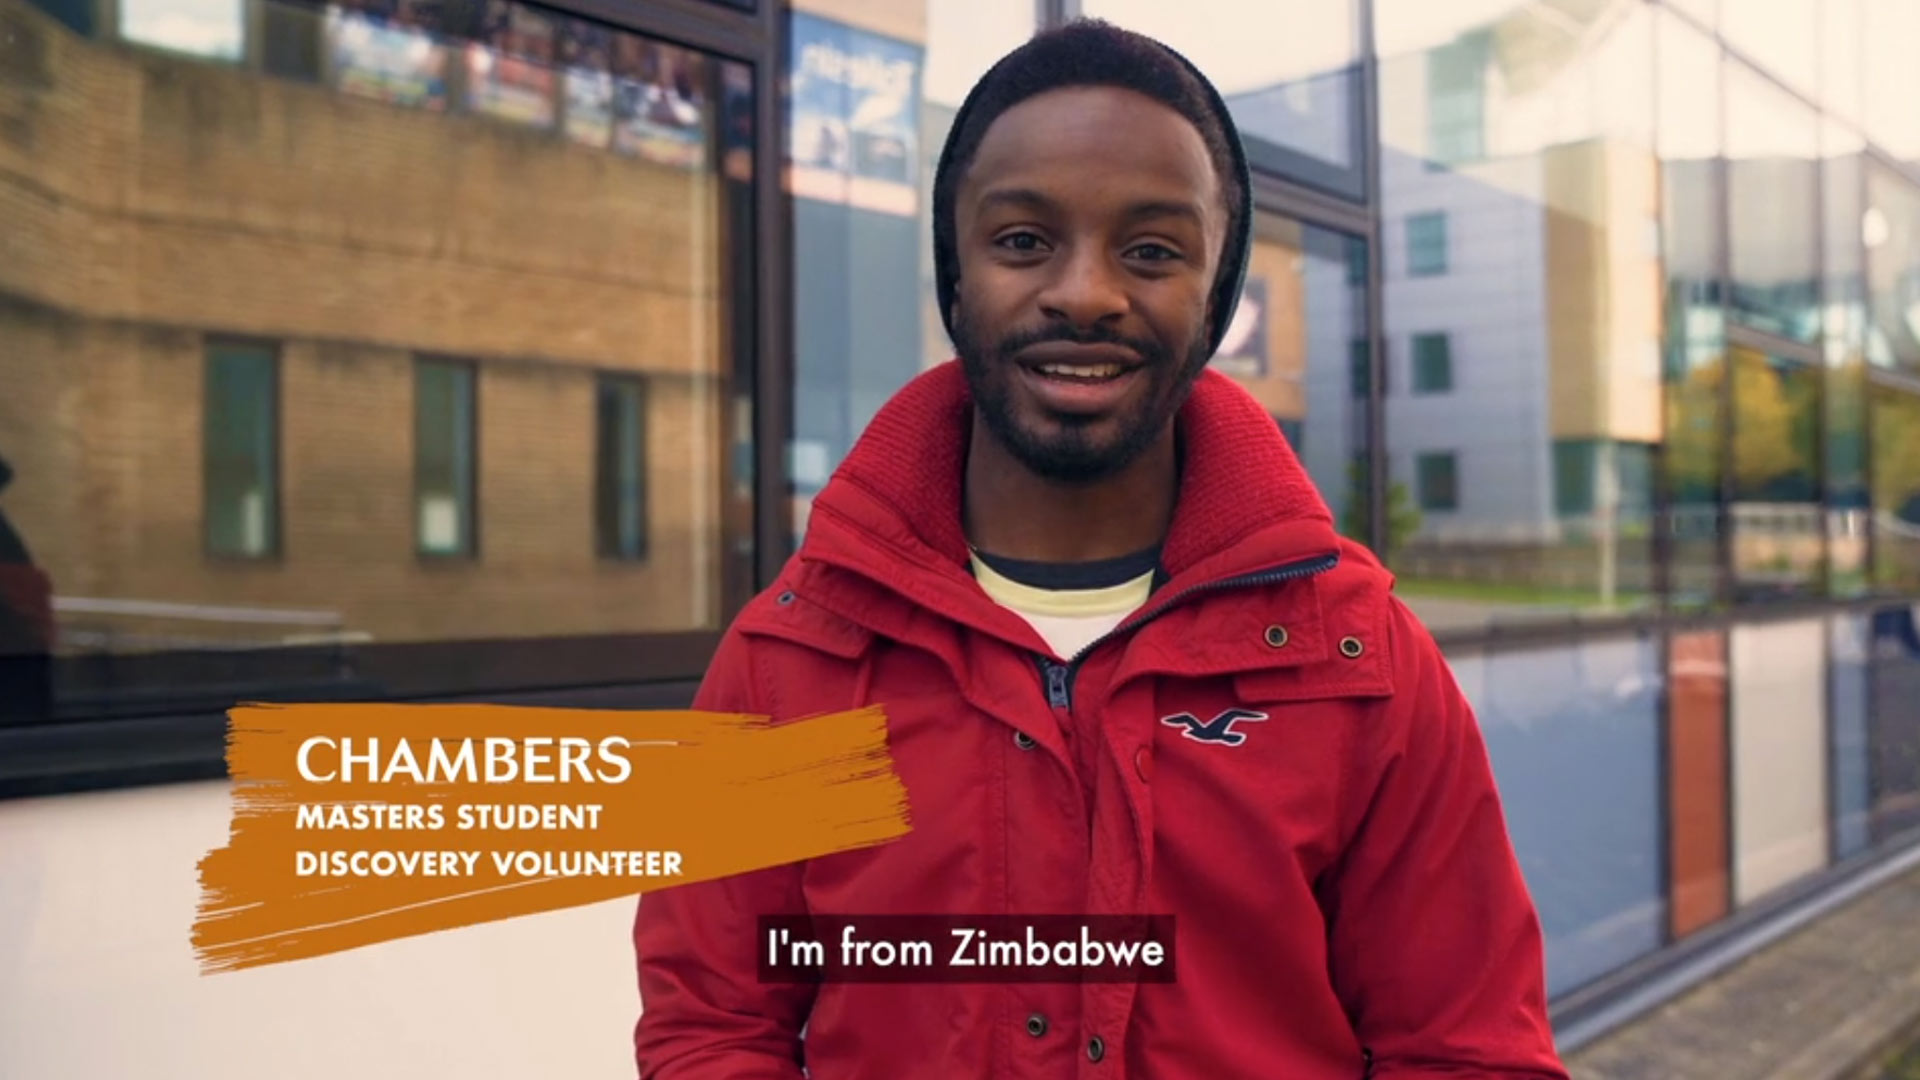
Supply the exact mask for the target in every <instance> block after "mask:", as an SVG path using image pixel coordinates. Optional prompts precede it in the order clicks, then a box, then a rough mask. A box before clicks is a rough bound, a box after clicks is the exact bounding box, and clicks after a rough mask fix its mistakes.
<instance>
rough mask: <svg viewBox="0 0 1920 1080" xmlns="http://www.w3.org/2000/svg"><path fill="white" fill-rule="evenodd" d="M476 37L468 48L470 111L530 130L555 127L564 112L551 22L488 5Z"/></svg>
mask: <svg viewBox="0 0 1920 1080" xmlns="http://www.w3.org/2000/svg"><path fill="white" fill-rule="evenodd" d="M477 38H478V40H476V41H473V42H471V43H469V44H468V45H467V107H468V108H470V109H472V110H473V111H474V112H476V113H480V114H483V115H486V116H492V117H497V118H499V119H501V120H510V121H512V122H514V123H517V124H525V125H527V126H529V127H539V128H551V127H553V126H554V124H555V123H556V122H557V120H558V119H559V112H560V100H559V80H558V79H557V78H555V76H554V70H553V54H554V26H553V20H552V19H550V18H548V17H547V16H545V15H541V14H539V13H537V12H534V11H532V10H530V9H528V8H525V7H522V6H520V5H519V4H514V3H508V2H506V0H490V2H489V3H488V4H487V6H486V9H485V12H484V14H483V15H482V21H481V27H480V33H479V34H478V35H477Z"/></svg>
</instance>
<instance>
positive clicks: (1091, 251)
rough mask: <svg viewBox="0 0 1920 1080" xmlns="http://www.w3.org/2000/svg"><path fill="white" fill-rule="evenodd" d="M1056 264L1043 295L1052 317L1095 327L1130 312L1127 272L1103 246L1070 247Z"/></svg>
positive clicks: (1041, 299) (1047, 311)
mask: <svg viewBox="0 0 1920 1080" xmlns="http://www.w3.org/2000/svg"><path fill="white" fill-rule="evenodd" d="M1054 266H1055V267H1056V270H1055V272H1054V275H1053V278H1052V280H1050V281H1049V282H1048V283H1047V287H1046V289H1045V290H1043V291H1042V292H1041V294H1040V306H1041V308H1042V310H1043V311H1044V313H1045V314H1046V315H1047V317H1048V318H1053V319H1061V320H1064V321H1066V322H1070V323H1072V324H1074V325H1075V326H1085V327H1092V326H1097V325H1100V324H1102V323H1110V322H1114V321H1117V320H1118V319H1119V318H1120V317H1121V316H1123V315H1125V314H1126V313H1127V308H1128V306H1129V305H1128V300H1127V290H1126V283H1125V281H1124V280H1123V279H1122V273H1123V271H1122V269H1121V268H1120V267H1118V266H1115V265H1114V264H1113V260H1112V259H1111V258H1109V257H1108V255H1107V252H1106V251H1104V250H1102V249H1101V248H1100V246H1098V245H1076V246H1074V247H1073V248H1069V249H1068V250H1067V251H1066V252H1064V253H1063V257H1061V258H1057V259H1055V260H1054Z"/></svg>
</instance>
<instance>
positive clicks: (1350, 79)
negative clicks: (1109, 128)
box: [901, 0, 1366, 199]
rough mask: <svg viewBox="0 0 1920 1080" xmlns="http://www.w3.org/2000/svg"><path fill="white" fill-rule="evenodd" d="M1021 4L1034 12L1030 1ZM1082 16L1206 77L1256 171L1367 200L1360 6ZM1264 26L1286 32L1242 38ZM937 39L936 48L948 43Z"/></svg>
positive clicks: (1163, 3) (1107, 11) (1258, 1)
mask: <svg viewBox="0 0 1920 1080" xmlns="http://www.w3.org/2000/svg"><path fill="white" fill-rule="evenodd" d="M1018 2H1020V3H1022V4H1024V6H1025V7H1026V8H1027V9H1028V10H1032V8H1033V3H1032V2H1031V0H1018ZM940 3H941V0H934V5H933V6H934V7H935V8H936V9H937V8H938V7H939V6H940ZM901 6H905V7H911V6H914V4H913V3H904V2H903V3H902V5H901ZM980 6H981V5H980V0H971V2H969V3H966V4H965V5H964V9H965V10H966V11H968V12H969V14H971V13H972V12H974V11H976V10H978V9H979V8H980ZM1079 8H1080V10H1081V12H1083V13H1084V14H1087V15H1091V16H1095V17H1098V18H1103V19H1106V20H1108V21H1109V22H1113V23H1115V24H1117V25H1120V26H1124V27H1127V28H1128V29H1131V30H1138V31H1140V32H1142V33H1145V34H1150V35H1152V36H1153V37H1155V38H1158V39H1159V40H1161V41H1164V42H1166V43H1167V44H1168V45H1169V46H1171V47H1173V48H1174V49H1177V50H1179V51H1180V52H1181V53H1182V54H1184V55H1185V56H1186V57H1187V58H1188V59H1190V60H1192V61H1193V62H1194V63H1195V64H1196V65H1198V66H1199V68H1200V69H1201V70H1202V71H1205V72H1206V73H1207V74H1208V76H1209V78H1211V79H1212V81H1213V82H1214V83H1215V84H1216V85H1217V86H1218V87H1219V88H1220V93H1221V95H1222V96H1223V97H1224V98H1225V99H1226V103H1227V108H1228V109H1230V110H1232V112H1233V117H1234V120H1235V122H1236V123H1237V124H1238V125H1239V127H1240V131H1241V134H1242V135H1243V136H1244V137H1245V139H1246V143H1247V155H1248V157H1249V159H1251V162H1252V164H1253V167H1254V168H1255V169H1256V170H1259V171H1271V172H1279V173H1283V174H1285V175H1286V176H1288V177H1290V178H1292V179H1296V180H1300V181H1301V182H1303V183H1307V184H1311V185H1313V186H1316V187H1319V188H1321V189H1322V190H1325V191H1329V192H1332V193H1335V194H1338V195H1341V196H1345V197H1347V198H1353V199H1358V198H1361V197H1363V196H1364V194H1365V190H1366V189H1365V185H1364V182H1363V180H1364V178H1363V176H1362V174H1361V162H1362V157H1363V155H1362V152H1361V151H1362V146H1363V143H1362V141H1361V140H1362V135H1361V130H1362V125H1361V113H1360V107H1361V102H1362V101H1363V100H1364V95H1363V94H1362V81H1361V76H1360V64H1359V60H1360V46H1361V34H1360V30H1361V26H1360V3H1359V0H1186V2H1184V3H1177V4H1173V3H1168V2H1167V0H1081V2H1080V4H1079ZM989 21H991V19H989ZM1266 26H1285V27H1287V32H1286V33H1284V34H1268V33H1237V32H1235V30H1234V28H1237V27H1266ZM933 41H934V42H935V46H934V47H935V49H936V50H937V49H938V48H939V47H940V39H939V38H938V37H935V38H933Z"/></svg>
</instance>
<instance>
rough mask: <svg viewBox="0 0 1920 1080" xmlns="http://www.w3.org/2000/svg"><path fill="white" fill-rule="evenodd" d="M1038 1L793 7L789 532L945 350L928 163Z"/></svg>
mask: <svg viewBox="0 0 1920 1080" xmlns="http://www.w3.org/2000/svg"><path fill="white" fill-rule="evenodd" d="M1034 14H1035V9H1034V5H1033V3H1032V2H1031V0H912V2H903V3H899V4H891V5H874V4H870V3H862V2H856V0H807V2H804V3H800V4H797V5H795V7H794V9H793V11H792V12H791V14H790V15H789V17H788V27H789V29H788V49H789V64H788V66H789V82H788V86H787V88H786V93H787V97H788V116H789V120H788V130H787V141H788V155H789V162H788V164H789V170H788V186H789V189H790V190H791V192H792V194H793V215H794V224H793V228H794V245H795V251H796V256H795V265H796V267H799V268H800V270H799V272H798V273H796V274H795V275H794V282H793V289H794V299H793V303H794V334H795V341H794V398H793V418H794V432H793V440H792V443H791V444H790V446H789V447H788V460H787V467H788V476H789V479H790V482H791V484H792V490H793V513H794V533H793V536H794V542H795V543H796V544H797V543H798V542H799V539H800V537H801V536H802V535H803V534H804V533H805V531H806V523H807V514H808V510H809V508H810V506H811V504H812V499H813V496H814V495H815V494H817V493H818V492H819V490H820V489H821V488H822V487H823V486H825V484H826V482H827V479H828V478H829V476H831V475H832V472H833V470H834V469H835V468H836V467H838V466H839V464H840V461H841V459H842V458H844V457H845V456H846V454H847V452H848V450H849V449H851V448H852V445H853V442H854V440H856V439H857V438H858V437H859V435H860V432H861V431H863V430H864V429H865V428H866V425H867V422H868V421H869V420H871V419H872V418H873V416H874V414H875V413H876V412H878V411H879V409H880V407H881V405H883V404H884V403H885V402H886V401H887V399H888V398H889V397H891V396H892V395H893V394H894V393H895V392H896V391H897V390H899V389H900V388H901V387H902V386H903V385H905V384H906V382H907V381H908V380H909V379H911V378H913V377H914V376H915V375H917V374H919V373H920V372H921V371H923V370H925V369H926V368H928V367H931V366H933V365H935V364H938V363H940V362H942V361H944V360H947V359H950V358H951V357H952V356H953V345H952V343H951V342H950V341H948V340H947V334H946V328H945V324H944V323H943V322H942V320H941V318H940V312H939V309H938V306H937V301H936V299H935V288H934V276H933V252H932V245H933V240H932V236H933V221H932V204H933V194H932V193H933V173H934V168H935V165H936V164H937V163H938V159H939V155H940V150H941V147H942V146H943V145H945V142H946V138H947V133H948V131H949V130H951V128H952V125H953V119H954V114H955V113H956V112H958V110H959V107H960V103H961V101H962V100H964V98H965V96H966V93H967V91H968V90H969V89H970V88H971V87H972V85H973V84H974V82H975V81H976V80H978V79H979V77H980V76H981V75H983V74H985V73H986V70H987V68H988V67H989V66H990V65H991V64H992V63H993V62H994V61H995V60H997V59H999V58H1000V57H1001V56H1002V55H1003V54H1005V53H1006V52H1008V51H1011V50H1012V49H1013V48H1014V47H1016V46H1017V45H1019V44H1020V43H1021V42H1022V41H1025V40H1026V39H1027V38H1028V37H1029V36H1030V35H1031V34H1032V32H1033V29H1034Z"/></svg>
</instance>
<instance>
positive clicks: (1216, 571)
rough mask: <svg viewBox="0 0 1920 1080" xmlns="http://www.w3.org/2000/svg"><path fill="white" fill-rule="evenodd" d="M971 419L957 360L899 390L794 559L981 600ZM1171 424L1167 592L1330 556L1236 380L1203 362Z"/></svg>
mask: <svg viewBox="0 0 1920 1080" xmlns="http://www.w3.org/2000/svg"><path fill="white" fill-rule="evenodd" d="M972 418H973V402H972V396H971V394H970V393H969V391H968V387H967V383H966V377H965V374H964V372H963V370H962V368H961V366H960V362H959V361H957V360H949V361H947V362H945V363H943V364H941V365H940V366H938V367H935V368H933V369H932V370H930V371H927V372H925V373H923V374H921V375H919V376H917V377H916V378H914V379H913V380H912V381H911V382H909V383H908V384H907V385H906V386H905V387H904V388H902V389H901V390H900V391H899V392H898V393H897V394H896V395H895V396H894V397H893V398H892V399H891V400H889V401H888V402H887V403H886V405H884V406H883V407H882V408H881V409H880V411H879V413H878V414H877V415H876V416H875V417H874V418H873V420H872V422H871V423H870V424H869V425H868V427H867V429H866V431H865V432H864V433H863V434H862V435H861V437H860V439H859V441H858V442H857V443H856V444H855V445H854V448H853V450H852V452H851V453H850V454H849V455H848V456H847V458H846V460H845V461H844V462H843V463H842V464H841V466H840V468H839V469H838V470H837V471H836V472H835V474H834V476H833V478H832V479H831V480H830V481H829V482H828V484H827V486H826V487H825V489H823V490H822V491H821V492H820V494H819V495H818V496H816V498H815V499H814V502H813V507H812V512H811V515H810V521H809V524H808V531H807V535H806V538H805V541H804V542H803V543H802V545H801V548H800V550H799V552H798V553H797V560H798V562H799V563H800V564H801V565H802V567H803V568H804V567H807V566H808V565H809V564H813V565H830V566H837V567H840V568H842V569H845V570H849V571H853V572H855V573H858V574H861V575H863V576H866V577H868V578H871V579H872V580H873V581H875V582H876V583H878V584H880V585H882V586H885V587H886V588H888V589H891V590H892V591H895V592H899V593H901V594H903V595H905V596H906V597H907V598H908V599H910V600H912V601H914V602H915V603H916V604H918V605H921V606H926V607H933V608H935V609H937V610H940V611H942V612H943V613H944V614H949V615H953V614H957V613H958V612H957V610H956V609H965V608H969V607H973V606H976V605H978V604H979V603H980V600H981V599H982V598H983V594H982V593H981V592H980V589H979V587H978V585H977V584H976V583H975V582H974V579H973V577H972V575H971V574H970V573H969V572H968V550H967V542H966V537H965V535H964V534H963V532H962V530H961V499H962V493H961V484H962V477H963V475H964V472H965V462H966V448H967V445H968V439H969V436H970V434H971V425H972V422H973V420H972ZM1176 422H1177V425H1178V430H1179V432H1180V438H1181V441H1182V446H1183V467H1182V468H1183V472H1182V477H1181V487H1180V495H1179V500H1178V503H1177V505H1176V507H1175V510H1174V515H1173V520H1172V523H1171V526H1170V528H1169V530H1168V534H1167V538H1166V542H1165V545H1164V546H1163V548H1162V553H1161V560H1162V564H1163V566H1164V568H1165V571H1166V574H1167V577H1168V584H1167V587H1168V588H1170V589H1176V590H1177V589H1181V588H1186V587H1190V586H1192V585H1197V584H1200V583H1202V582H1206V581H1212V580H1217V579H1221V578H1227V577H1232V576H1235V575H1238V574H1245V573H1252V572H1256V571H1260V570H1265V569H1270V568H1272V567H1274V566H1277V565H1282V564H1286V563H1289V562H1297V561H1300V560H1303V559H1310V558H1314V557H1318V556H1323V555H1327V554H1332V553H1335V552H1338V551H1340V550H1341V548H1342V545H1341V543H1340V540H1339V537H1338V535H1337V534H1336V533H1335V531H1334V528H1333V518H1332V514H1331V513H1330V512H1329V510H1328V509H1327V505H1326V503H1325V501H1324V500H1323V499H1322V498H1321V497H1320V495H1319V493H1318V492H1317V491H1316V490H1315V488H1314V486H1313V483H1312V481H1311V480H1310V479H1309V478H1308V477H1307V474H1306V470H1305V469H1303V468H1302V467H1301V465H1300V462H1299V459H1298V458H1297V457H1295V455H1294V453H1293V451H1292V449H1291V448H1290V447H1288V445H1287V443H1286V440H1285V439H1284V438H1283V437H1282V436H1281V434H1280V430H1279V427H1278V426H1277V425H1276V424H1275V423H1274V421H1273V418H1272V417H1271V416H1269V415H1268V414H1267V412H1266V410H1265V409H1264V408H1262V407H1261V405H1260V404H1259V402H1257V401H1255V400H1254V398H1253V397H1252V395H1250V394H1248V393H1247V391H1246V390H1245V389H1243V388H1242V387H1241V386H1240V385H1239V384H1237V383H1235V382H1234V381H1233V380H1231V379H1229V378H1228V377H1226V376H1225V375H1222V374H1220V373H1219V372H1217V371H1214V370H1212V369H1208V370H1207V371H1205V372H1204V373H1203V374H1202V375H1201V377H1200V379H1199V380H1198V381H1197V382H1196V384H1195V385H1194V387H1193V391H1192V393H1191V394H1190V395H1189V397H1188V400H1187V402H1186V404H1185V405H1184V406H1183V407H1182V408H1181V410H1180V413H1179V415H1178V418H1177V421H1176ZM964 621H976V620H974V619H968V620H964ZM989 621H997V620H992V619H991V617H989ZM1001 629H1003V630H1004V629H1005V628H1004V627H1002V628H1001Z"/></svg>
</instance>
